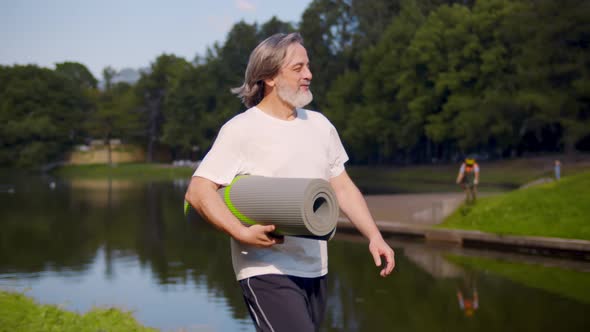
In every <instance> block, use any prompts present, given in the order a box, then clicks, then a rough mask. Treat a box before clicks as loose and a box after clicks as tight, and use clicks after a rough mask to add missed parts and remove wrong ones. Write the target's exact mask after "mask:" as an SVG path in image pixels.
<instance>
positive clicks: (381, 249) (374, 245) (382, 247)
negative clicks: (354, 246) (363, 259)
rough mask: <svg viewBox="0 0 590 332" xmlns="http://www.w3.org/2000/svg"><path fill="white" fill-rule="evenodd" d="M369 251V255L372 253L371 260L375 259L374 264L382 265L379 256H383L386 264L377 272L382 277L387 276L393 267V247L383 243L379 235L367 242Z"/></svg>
mask: <svg viewBox="0 0 590 332" xmlns="http://www.w3.org/2000/svg"><path fill="white" fill-rule="evenodd" d="M369 251H370V252H371V255H373V260H375V265H376V266H383V264H382V262H381V257H383V258H385V263H386V264H385V266H383V268H382V269H381V272H380V273H379V274H380V275H381V276H382V277H387V276H388V275H389V274H390V273H391V272H392V271H393V268H394V267H395V252H394V251H393V249H391V247H390V246H389V245H388V244H387V243H385V241H384V240H383V238H382V237H379V238H377V239H374V240H371V241H370V242H369Z"/></svg>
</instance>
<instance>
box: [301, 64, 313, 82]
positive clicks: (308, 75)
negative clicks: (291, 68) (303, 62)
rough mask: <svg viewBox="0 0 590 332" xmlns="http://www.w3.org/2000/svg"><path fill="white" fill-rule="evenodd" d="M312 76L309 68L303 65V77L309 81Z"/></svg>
mask: <svg viewBox="0 0 590 332" xmlns="http://www.w3.org/2000/svg"><path fill="white" fill-rule="evenodd" d="M312 77H313V75H312V74H311V70H310V69H309V67H307V66H305V67H304V69H303V79H305V80H308V81H311V78H312Z"/></svg>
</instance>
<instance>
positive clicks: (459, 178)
mask: <svg viewBox="0 0 590 332" xmlns="http://www.w3.org/2000/svg"><path fill="white" fill-rule="evenodd" d="M461 181H463V165H461V168H459V174H457V184H459V183H461Z"/></svg>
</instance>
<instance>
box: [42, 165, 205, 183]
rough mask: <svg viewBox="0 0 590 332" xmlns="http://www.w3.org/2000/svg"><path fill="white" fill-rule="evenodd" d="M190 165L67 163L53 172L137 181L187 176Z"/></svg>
mask: <svg viewBox="0 0 590 332" xmlns="http://www.w3.org/2000/svg"><path fill="white" fill-rule="evenodd" d="M193 172H194V170H193V169H191V168H190V167H172V166H170V165H168V164H148V163H126V164H118V165H114V166H108V165H104V164H93V165H69V166H63V167H60V168H58V169H56V170H55V171H54V172H53V174H55V175H57V176H60V177H65V178H116V179H126V180H138V181H142V180H145V181H153V180H173V179H178V178H185V179H186V178H189V177H190V176H191V175H192V174H193Z"/></svg>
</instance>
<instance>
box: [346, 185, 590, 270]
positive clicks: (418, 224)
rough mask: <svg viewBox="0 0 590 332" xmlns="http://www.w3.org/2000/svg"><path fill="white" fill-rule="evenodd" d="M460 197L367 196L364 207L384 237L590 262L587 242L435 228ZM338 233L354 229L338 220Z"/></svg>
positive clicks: (589, 249) (458, 201)
mask: <svg viewBox="0 0 590 332" xmlns="http://www.w3.org/2000/svg"><path fill="white" fill-rule="evenodd" d="M462 199H463V195H462V194H456V193H447V194H445V193H442V194H416V195H386V196H367V197H366V200H367V204H368V205H369V209H370V210H371V212H372V213H373V216H374V218H375V219H376V220H377V221H376V223H377V226H378V227H379V229H380V230H381V232H382V233H383V234H384V235H385V236H403V237H412V238H416V239H418V240H422V241H427V242H444V243H447V244H452V245H457V246H462V247H467V248H489V249H494V250H501V251H514V252H521V253H528V254H537V255H547V256H565V257H570V258H575V259H583V260H590V241H586V240H576V239H563V238H550V237H539V236H516V235H501V234H493V233H486V232H480V231H471V230H460V229H447V228H439V227H435V225H436V224H438V223H440V222H441V221H442V220H443V219H444V218H445V217H446V216H448V215H449V214H450V213H452V211H453V210H455V209H456V208H457V207H458V206H459V205H460V204H461V201H462ZM338 232H346V233H356V232H357V231H356V228H355V227H354V226H353V225H352V224H351V223H350V221H348V219H346V218H344V217H341V218H340V220H339V222H338Z"/></svg>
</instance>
